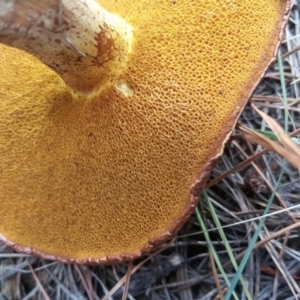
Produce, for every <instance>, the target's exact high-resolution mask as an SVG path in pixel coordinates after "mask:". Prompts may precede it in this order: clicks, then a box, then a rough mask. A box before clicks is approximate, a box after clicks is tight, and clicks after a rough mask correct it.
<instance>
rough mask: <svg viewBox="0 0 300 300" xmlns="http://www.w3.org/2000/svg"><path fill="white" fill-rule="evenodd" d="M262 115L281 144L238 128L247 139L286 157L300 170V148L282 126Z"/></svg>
mask: <svg viewBox="0 0 300 300" xmlns="http://www.w3.org/2000/svg"><path fill="white" fill-rule="evenodd" d="M260 114H261V115H262V116H263V118H264V119H265V120H266V122H267V123H268V125H269V126H270V128H271V129H272V130H273V132H274V133H275V134H276V135H277V137H278V140H279V142H280V143H279V142H276V141H273V140H271V139H269V138H267V137H265V136H264V135H262V134H259V133H257V132H255V131H254V130H252V129H250V128H247V127H245V126H243V125H239V126H238V128H239V129H240V130H241V131H242V133H243V135H244V137H245V139H246V140H248V141H250V142H252V143H257V144H259V145H262V146H264V147H265V148H267V149H269V150H272V151H274V152H276V153H278V154H279V155H280V156H282V157H284V158H285V159H286V160H288V161H289V162H290V163H291V164H292V165H294V166H295V167H296V168H297V169H298V170H300V147H299V146H297V145H296V144H295V143H294V142H293V141H292V140H291V139H290V137H289V136H288V135H287V134H286V133H285V132H284V131H283V129H282V128H281V126H280V125H279V124H278V123H277V122H276V121H275V120H274V119H272V118H271V117H269V116H267V115H266V114H264V113H262V112H260ZM266 117H267V118H266Z"/></svg>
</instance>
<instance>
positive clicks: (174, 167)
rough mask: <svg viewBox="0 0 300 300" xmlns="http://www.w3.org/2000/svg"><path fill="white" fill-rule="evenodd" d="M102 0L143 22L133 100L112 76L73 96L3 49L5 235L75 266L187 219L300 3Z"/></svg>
mask: <svg viewBox="0 0 300 300" xmlns="http://www.w3.org/2000/svg"><path fill="white" fill-rule="evenodd" d="M146 2H147V3H146ZM99 3H100V4H101V5H102V6H103V7H104V8H106V9H107V10H108V11H110V12H111V13H115V14H117V15H119V16H120V17H122V18H124V19H125V20H126V22H128V23H129V24H130V25H131V26H132V28H133V44H132V52H131V53H130V54H129V57H128V64H127V67H126V69H125V71H124V73H123V74H121V75H120V77H119V78H118V82H116V84H118V85H119V84H120V83H122V84H124V85H125V86H126V87H128V88H129V89H130V91H132V93H130V94H129V95H127V94H124V93H121V92H120V91H119V90H118V89H117V88H116V84H112V85H110V86H109V87H108V88H107V89H106V90H104V91H102V92H101V94H99V95H97V96H93V98H88V99H83V98H84V97H83V96H82V97H79V98H76V99H75V98H73V93H72V92H71V91H70V90H69V89H68V88H67V87H66V85H65V83H64V82H63V81H62V80H61V78H60V77H59V76H58V75H57V74H56V73H54V72H53V71H51V70H50V69H49V68H48V67H46V66H45V65H43V64H42V63H40V62H39V61H38V60H37V59H36V58H34V57H32V56H30V55H29V54H26V53H24V52H21V51H20V50H17V49H14V48H11V47H8V46H4V45H1V46H0V61H1V63H0V75H1V76H0V99H1V101H0V157H1V159H0V205H1V218H0V233H1V235H0V238H1V239H2V240H3V241H5V242H6V243H8V244H9V245H12V246H14V247H15V249H17V250H20V251H25V252H30V253H35V254H38V255H42V256H44V257H47V258H54V259H59V260H62V261H74V262H78V263H86V262H90V263H108V262H116V261H119V260H123V259H128V258H133V257H138V256H139V255H141V254H142V253H144V252H147V251H149V250H150V249H151V248H152V247H153V246H154V245H156V244H158V243H160V242H162V241H163V240H165V239H166V238H167V237H168V236H170V235H171V234H174V233H175V232H176V231H177V230H178V229H179V228H180V226H181V225H182V224H183V222H184V221H186V219H187V217H188V216H189V215H190V213H191V212H192V210H193V207H194V206H195V205H196V203H197V197H198V195H199V191H200V189H201V188H202V187H203V185H204V183H205V180H206V179H207V176H208V175H209V171H210V169H211V167H212V164H213V162H214V161H215V160H216V159H217V157H219V156H220V155H221V153H222V149H223V146H224V143H225V141H226V140H227V138H228V135H229V134H230V133H231V131H232V129H233V127H234V125H235V122H236V119H237V117H238V116H239V114H240V112H241V110H242V108H243V107H244V105H245V102H246V100H247V99H248V98H249V97H250V95H251V94H252V92H253V89H254V88H255V86H256V85H257V83H258V81H259V80H260V78H261V76H262V74H263V73H264V72H265V71H266V68H267V67H268V66H269V63H270V61H271V60H272V59H273V57H274V55H275V52H276V49H277V47H278V45H279V41H280V37H281V35H282V31H283V25H284V23H285V22H286V18H287V13H288V11H289V8H290V3H289V1H282V0H252V1H245V0H240V1H224V0H222V1H206V0H195V1H191V0H186V1H160V0H157V1H154V0H151V1H137V3H135V4H134V2H133V1H127V0H121V1H110V0H101V1H99ZM120 8H121V9H122V10H121V9H120ZM70 63H71V62H70Z"/></svg>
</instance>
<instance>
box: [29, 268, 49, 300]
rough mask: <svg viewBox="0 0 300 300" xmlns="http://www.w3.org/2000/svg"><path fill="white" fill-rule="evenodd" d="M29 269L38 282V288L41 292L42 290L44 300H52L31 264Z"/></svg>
mask: <svg viewBox="0 0 300 300" xmlns="http://www.w3.org/2000/svg"><path fill="white" fill-rule="evenodd" d="M29 268H30V270H31V273H32V275H33V278H34V280H35V281H36V284H37V285H38V287H39V288H40V290H41V293H42V294H43V297H44V299H45V300H50V297H49V296H48V294H47V293H46V291H45V289H44V287H43V286H42V284H41V282H40V280H39V279H38V277H37V276H36V274H35V272H34V270H33V268H32V266H31V265H30V264H29Z"/></svg>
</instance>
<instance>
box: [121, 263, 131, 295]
mask: <svg viewBox="0 0 300 300" xmlns="http://www.w3.org/2000/svg"><path fill="white" fill-rule="evenodd" d="M132 267H133V263H132V261H130V262H129V264H128V269H127V273H126V281H125V287H124V292H123V296H122V300H126V299H127V296H128V287H129V282H130V276H131V272H132Z"/></svg>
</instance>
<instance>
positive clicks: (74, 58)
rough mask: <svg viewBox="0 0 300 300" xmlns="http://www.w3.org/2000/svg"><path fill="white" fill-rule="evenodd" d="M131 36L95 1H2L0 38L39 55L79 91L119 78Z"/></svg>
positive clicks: (0, 2) (39, 57) (88, 89)
mask: <svg viewBox="0 0 300 300" xmlns="http://www.w3.org/2000/svg"><path fill="white" fill-rule="evenodd" d="M131 39H132V32H131V27H130V26H129V25H128V24H127V23H126V22H125V21H124V20H122V19H121V18H120V17H118V16H116V15H113V14H111V13H109V12H107V11H106V10H105V9H103V8H102V7H100V6H99V5H98V3H97V2H96V1H95V0H64V1H63V0H26V1H24V0H15V1H6V0H0V42H1V43H3V44H6V45H9V46H13V47H16V48H19V49H21V50H24V51H26V52H28V53H30V54H32V55H34V56H36V57H37V58H38V59H40V60H41V61H42V62H43V63H45V64H46V65H47V66H49V67H50V68H52V69H53V70H54V71H56V72H57V73H58V74H59V75H60V76H61V77H62V79H63V80H64V81H65V83H66V84H67V85H68V86H70V87H71V89H73V90H74V91H75V92H78V93H84V94H90V93H92V92H95V91H97V92H99V89H100V90H102V89H104V88H105V87H107V85H111V84H113V83H114V82H115V79H116V78H118V77H119V75H120V74H122V72H123V70H124V68H125V66H126V62H127V56H128V53H129V52H130V49H131ZM16 61H17V58H16Z"/></svg>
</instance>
